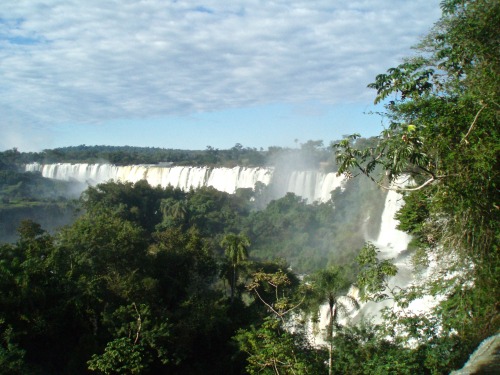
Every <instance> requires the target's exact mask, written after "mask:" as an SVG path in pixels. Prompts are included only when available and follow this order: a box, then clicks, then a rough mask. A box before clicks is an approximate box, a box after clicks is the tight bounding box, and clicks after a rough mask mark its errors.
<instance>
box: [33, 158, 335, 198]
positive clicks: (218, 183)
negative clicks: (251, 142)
mask: <svg viewBox="0 0 500 375" xmlns="http://www.w3.org/2000/svg"><path fill="white" fill-rule="evenodd" d="M25 170H26V171H28V172H40V173H41V174H42V176H43V177H47V178H52V179H57V180H64V181H70V180H74V181H78V182H81V183H85V184H87V185H96V184H98V183H102V182H106V181H109V180H115V181H122V182H126V181H129V182H137V181H139V180H143V179H144V180H147V181H148V183H149V184H151V185H152V186H157V185H160V186H162V187H166V186H169V185H171V186H173V187H177V188H180V189H182V190H184V191H187V190H189V189H190V188H191V187H192V188H199V187H202V186H212V187H214V188H215V189H217V190H219V191H224V192H226V193H229V194H234V193H235V192H236V190H237V189H239V188H254V187H255V184H256V183H257V182H261V183H263V184H265V185H268V184H269V183H271V181H272V178H273V172H274V170H273V169H272V168H245V167H234V168H210V167H180V166H179V167H160V166H154V165H131V166H115V165H112V164H83V163H82V164H70V163H57V164H38V163H32V164H27V165H26V167H25ZM343 182H344V178H343V177H338V176H337V175H336V174H335V173H322V172H318V171H293V172H291V173H290V175H289V176H288V178H287V181H286V182H285V183H284V188H283V189H282V191H281V195H284V194H286V193H288V192H290V193H294V194H296V195H298V196H301V197H302V198H304V199H307V201H308V202H314V201H320V202H326V201H328V200H329V199H330V193H331V191H332V190H335V189H336V188H338V187H342V185H343Z"/></svg>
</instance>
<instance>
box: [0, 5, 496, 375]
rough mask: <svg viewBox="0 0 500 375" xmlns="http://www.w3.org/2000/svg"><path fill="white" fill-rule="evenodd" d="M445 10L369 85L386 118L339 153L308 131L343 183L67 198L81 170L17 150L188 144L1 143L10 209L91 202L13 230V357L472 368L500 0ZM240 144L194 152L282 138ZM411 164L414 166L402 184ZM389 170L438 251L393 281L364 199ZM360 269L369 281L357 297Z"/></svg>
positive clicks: (233, 368) (341, 370)
mask: <svg viewBox="0 0 500 375" xmlns="http://www.w3.org/2000/svg"><path fill="white" fill-rule="evenodd" d="M442 10H443V15H442V18H441V20H440V22H439V23H438V24H436V26H435V28H434V29H433V30H431V32H430V33H429V35H428V36H427V37H426V38H425V39H424V40H423V41H422V43H421V45H420V46H418V48H417V52H418V54H417V55H416V56H415V57H412V58H409V59H407V60H405V61H404V62H403V63H402V64H401V65H399V66H398V67H395V68H391V69H389V70H388V71H387V73H385V74H380V75H379V76H377V77H376V78H375V82H374V83H373V84H371V85H370V87H372V88H374V89H375V90H376V92H377V96H376V101H380V102H383V103H385V108H386V112H385V113H384V114H383V116H384V121H386V122H387V129H385V130H384V131H383V133H382V134H381V135H380V136H379V137H376V138H374V139H371V140H369V141H365V140H363V139H360V138H359V136H358V135H352V136H349V137H347V138H346V139H344V140H342V141H339V142H336V144H335V145H334V149H335V153H334V152H331V151H330V152H327V150H326V149H324V148H323V145H322V142H312V141H311V142H308V144H309V146H306V145H302V146H301V148H300V149H299V151H301V152H304V153H305V152H306V151H308V152H309V151H310V152H309V153H310V155H311V157H310V159H309V161H308V162H307V163H311V165H312V164H314V165H317V164H318V163H321V162H323V163H325V162H326V163H328V162H331V161H332V160H333V158H332V155H334V154H335V157H336V161H337V163H338V171H339V173H343V174H345V175H346V176H347V177H348V178H349V180H348V181H347V185H346V189H345V190H344V191H343V192H342V191H341V190H336V191H334V192H333V194H332V196H333V200H332V201H330V202H326V203H315V204H309V205H308V204H306V203H305V202H304V201H303V200H302V199H301V198H300V197H297V196H294V195H293V194H288V195H286V196H285V197H283V198H281V199H277V200H274V201H271V202H270V203H269V204H268V205H266V206H265V207H261V206H259V194H262V193H263V192H262V191H260V190H258V189H254V190H252V189H242V190H239V191H237V193H236V194H234V195H229V194H226V193H222V192H219V191H216V190H214V189H211V188H201V189H197V190H191V191H181V190H179V189H174V188H172V187H167V188H162V187H154V186H150V185H149V184H148V183H147V182H145V181H139V182H137V183H135V184H132V183H116V182H108V183H105V184H101V185H98V186H95V187H89V188H88V189H87V190H86V191H85V192H84V193H83V194H82V196H81V197H80V198H79V199H78V201H72V200H71V197H70V196H67V195H64V194H62V192H63V191H66V190H65V189H66V188H67V187H68V186H67V185H61V184H60V183H57V182H54V181H48V180H45V179H43V178H41V177H40V176H39V175H37V174H26V173H20V172H19V171H18V170H17V169H16V168H17V166H19V165H21V164H22V163H26V162H30V161H39V162H55V161H83V160H85V161H98V160H100V159H101V158H102V159H106V160H107V161H110V162H114V163H121V162H123V163H136V162H140V163H156V162H166V161H168V162H180V163H183V162H186V163H187V162H188V159H189V157H188V156H187V155H188V154H189V153H187V154H186V159H182V158H183V157H181V156H179V159H178V160H174V156H172V155H170V156H167V154H161V153H162V152H163V151H162V150H156V151H158V152H159V153H155V152H151V154H150V155H151V156H150V158H149V159H148V158H146V156H140V158H143V159H141V160H142V161H139V159H137V158H139V155H147V154H148V152H146V151H145V152H144V153H143V154H141V153H139V152H138V153H136V154H133V153H132V154H133V155H132V156H128V155H127V153H126V152H125V150H118V149H113V148H107V147H104V146H99V147H96V148H93V147H87V146H80V147H77V148H74V149H73V148H67V149H59V150H56V151H57V152H61V153H62V154H65V153H66V155H62V156H59V157H57V158H56V157H55V156H54V155H55V154H54V153H52V154H51V151H49V150H46V151H44V152H43V153H40V154H24V153H20V152H18V151H17V150H9V151H6V152H4V153H2V157H1V162H0V167H1V173H3V174H2V179H1V180H0V181H1V182H2V185H1V186H0V194H1V198H2V209H5V208H8V207H14V206H16V205H17V206H18V207H24V208H25V207H28V206H29V205H30V204H34V205H37V204H42V203H45V204H61V202H63V203H65V204H67V205H76V206H75V207H78V209H79V211H78V215H77V216H74V217H73V218H72V220H71V221H70V222H69V224H68V225H67V226H65V227H63V228H61V229H59V230H53V231H50V232H49V231H46V230H45V229H44V228H42V226H41V225H40V224H39V223H37V222H34V221H33V220H26V221H23V222H21V224H20V225H19V226H18V229H17V231H18V237H17V239H16V240H15V241H14V242H4V243H3V244H1V245H0V290H1V293H2V294H1V295H2V298H1V299H0V340H1V341H0V369H1V370H0V371H1V372H2V373H5V374H86V373H102V374H164V373H169V374H170V373H171V374H244V373H248V374H321V373H327V372H328V373H330V374H380V375H382V374H448V373H449V372H450V370H452V369H456V368H459V367H461V366H462V365H463V363H464V362H465V361H466V360H467V357H468V355H469V354H470V353H471V352H472V351H473V350H474V348H475V347H477V345H478V344H479V343H480V342H481V341H482V340H484V339H485V338H487V337H489V336H491V335H493V334H496V333H498V331H499V326H500V319H499V307H498V301H499V290H498V288H499V285H500V280H499V272H498V269H499V266H500V263H499V253H498V241H499V238H500V235H499V233H500V231H499V228H498V225H499V220H498V219H499V211H500V210H499V203H498V173H499V170H500V168H499V163H498V148H499V142H498V130H499V129H500V126H499V116H500V105H499V103H498V98H499V97H500V95H499V91H500V89H499V88H500V84H499V83H500V82H499V80H500V38H499V31H498V26H497V25H499V24H500V3H499V2H498V1H492V0H475V1H473V0H469V1H456V0H445V1H443V2H442ZM235 148H236V149H237V150H238V152H236V151H235V152H234V153H233V154H232V155H233V156H231V157H229V156H221V155H226V153H225V152H219V150H213V149H212V148H207V150H205V151H203V152H199V155H201V156H200V158H207V157H208V156H210V155H212V156H213V159H212V160H211V161H210V162H208V161H207V160H208V159H204V161H203V162H202V161H201V160H202V159H196V156H195V157H194V160H198V161H199V162H200V163H203V164H210V165H231V163H234V164H239V163H242V164H245V162H243V159H244V158H246V160H248V162H247V163H248V164H247V165H253V163H255V165H260V164H259V163H268V161H266V160H271V159H273V158H272V155H270V154H269V153H271V154H272V151H273V150H271V149H270V150H268V151H267V152H268V154H266V155H264V156H265V157H266V158H265V159H259V161H258V162H257V159H258V158H257V157H256V159H255V160H254V159H252V157H250V155H253V154H254V153H255V155H257V154H258V155H260V156H259V157H262V156H263V152H262V151H257V150H247V149H244V148H242V147H236V146H235ZM308 148H310V149H308ZM99 150H100V151H99ZM121 151H123V154H120V155H121V156H119V157H118V159H116V160H114V161H113V160H112V157H110V155H111V154H113V153H114V152H116V153H118V154H119V152H121ZM274 151H276V150H274ZM57 152H56V153H57ZM100 152H102V153H100ZM165 152H166V151H165ZM92 153H93V155H92V156H91V154H92ZM105 153H108V157H107V158H104V157H103V155H104V154H105ZM245 153H247V154H246V156H243V155H244V154H245ZM280 153H281V155H280V157H282V156H285V157H287V156H288V157H290V158H293V157H294V152H291V151H290V150H280ZM181 154H182V153H179V155H181ZM229 154H230V150H228V151H227V155H229ZM50 155H52V156H50ZM76 155H79V156H76ZM83 155H86V156H83ZM193 155H194V154H191V156H193ZM49 156H50V157H49ZM37 158H38V159H37ZM129 158H130V159H129ZM217 158H219V159H217ZM267 158H269V159H267ZM166 159H167V160H166ZM181 159H182V160H181ZM126 160H130V161H126ZM219 163H220V164H219ZM307 163H306V164H307ZM401 176H411V177H412V178H411V181H410V182H409V183H407V184H406V185H404V186H400V187H397V186H395V185H394V184H393V183H394V182H395V181H398V178H400V177H401ZM389 189H398V190H399V192H400V193H401V194H403V195H404V200H405V206H404V207H403V209H402V210H400V211H399V213H398V214H397V218H398V219H399V221H400V228H401V229H402V230H405V231H407V232H408V233H410V234H412V236H413V241H412V249H413V253H414V263H415V266H416V268H417V269H422V268H425V267H427V266H428V265H429V264H431V263H435V264H434V267H435V269H436V270H437V272H436V273H435V274H433V275H430V276H429V277H428V278H427V279H426V282H425V283H422V284H420V285H419V286H413V287H409V288H406V289H398V288H394V289H387V285H388V284H387V281H388V279H389V277H391V276H392V275H394V274H395V273H396V272H397V269H396V268H395V266H394V265H393V264H392V263H391V262H390V260H380V259H378V258H377V249H376V247H375V246H374V245H373V244H371V243H364V238H365V237H364V236H363V235H362V234H361V232H362V229H363V226H364V225H366V224H365V219H366V215H365V212H366V211H364V210H366V207H370V209H373V210H378V211H377V212H380V210H381V208H382V207H381V206H382V205H383V199H381V198H382V197H384V196H385V191H387V190H389ZM264 193H265V191H264ZM367 204H368V205H369V206H367ZM370 226H371V225H370ZM372 230H373V231H374V232H376V231H377V228H373V229H372ZM352 284H355V285H356V286H357V287H358V288H359V290H360V297H359V299H358V298H356V296H355V295H354V294H349V295H348V296H346V294H347V291H348V290H349V288H350V286H351V285H352ZM423 295H431V296H436V297H437V298H438V299H437V301H438V303H437V305H436V307H435V308H433V309H432V310H431V311H428V312H425V313H423V314H415V313H411V312H410V311H409V310H408V309H407V307H408V306H409V304H410V303H411V301H413V300H415V299H417V298H419V297H421V296H423ZM386 299H391V300H392V301H393V302H394V306H395V308H388V309H386V310H385V311H384V312H383V317H384V320H383V321H381V322H380V323H374V322H373V321H370V320H369V319H366V320H362V321H361V322H359V323H358V324H356V325H351V324H344V323H342V322H343V321H342V320H341V319H342V318H344V317H345V313H346V312H347V311H349V310H356V309H357V308H359V306H360V304H362V303H363V302H365V301H368V300H372V301H381V300H386ZM321 306H325V307H326V308H327V310H328V311H329V314H328V318H327V321H326V327H325V329H323V330H322V331H321V332H319V333H318V334H319V335H321V336H322V338H323V339H324V342H325V344H323V345H314V342H315V341H314V340H313V339H312V337H311V332H313V331H314V330H315V327H317V323H318V311H319V309H320V307H321Z"/></svg>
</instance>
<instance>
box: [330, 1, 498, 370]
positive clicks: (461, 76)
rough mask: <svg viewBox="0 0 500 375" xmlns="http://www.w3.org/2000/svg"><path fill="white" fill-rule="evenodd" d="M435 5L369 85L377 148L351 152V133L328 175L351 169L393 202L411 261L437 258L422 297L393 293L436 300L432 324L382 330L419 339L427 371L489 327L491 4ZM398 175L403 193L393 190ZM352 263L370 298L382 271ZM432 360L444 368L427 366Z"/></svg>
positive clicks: (492, 306) (401, 321) (494, 161)
mask: <svg viewBox="0 0 500 375" xmlns="http://www.w3.org/2000/svg"><path fill="white" fill-rule="evenodd" d="M442 9H443V16H442V18H441V20H440V21H439V22H438V23H437V25H436V26H435V28H434V29H433V30H432V31H431V32H430V33H429V35H428V36H427V37H426V38H425V39H424V40H423V41H422V43H421V44H420V45H419V46H418V47H417V51H418V52H419V54H418V55H416V56H415V57H412V58H409V59H407V60H405V61H404V62H403V63H402V64H400V65H399V66H397V67H395V68H391V69H389V70H388V71H387V73H385V74H380V75H378V76H377V77H376V79H375V82H374V83H373V84H371V85H370V87H371V88H374V89H375V90H377V97H376V99H375V100H376V102H383V103H385V108H386V113H385V119H386V121H387V127H386V129H385V130H384V131H383V132H382V133H381V135H380V136H379V137H378V142H377V144H376V145H373V146H370V147H367V148H357V147H355V143H356V139H357V137H358V135H352V136H350V137H348V138H346V139H345V140H343V141H341V142H339V143H337V144H336V145H335V147H336V148H337V160H338V163H339V173H345V174H348V175H354V174H356V173H361V174H363V175H366V176H368V177H369V178H370V179H372V180H373V181H374V182H375V183H376V184H377V185H378V186H381V187H382V188H384V189H396V190H399V191H400V192H402V193H404V194H405V202H406V207H405V208H404V209H403V210H402V211H400V212H399V213H398V215H397V218H398V220H399V221H400V228H401V229H404V230H406V231H408V232H410V233H412V234H413V235H414V236H415V240H414V243H413V245H414V246H416V247H417V248H419V254H420V255H422V254H428V255H429V256H432V257H433V259H437V260H438V270H437V272H438V273H437V274H436V276H435V277H433V278H431V279H430V282H429V283H427V285H424V286H423V289H422V288H421V290H417V289H416V288H410V289H409V290H407V291H402V292H401V293H397V294H396V297H397V301H396V302H397V303H398V304H400V305H401V307H402V308H405V306H407V305H408V303H409V302H410V301H412V300H413V299H415V298H417V297H418V296H420V295H422V293H424V292H426V293H431V294H432V295H434V296H438V297H439V299H441V300H442V302H441V303H439V305H438V306H437V307H436V308H435V310H434V311H433V313H434V314H435V315H434V316H433V318H432V319H428V318H427V317H422V316H420V317H416V316H415V317H413V316H408V315H406V314H400V315H399V316H396V315H392V316H391V317H392V320H391V321H390V322H388V323H387V324H388V325H392V326H395V325H397V326H399V327H400V328H401V329H403V330H404V332H406V333H405V335H406V336H404V335H403V337H404V338H405V339H406V340H408V339H411V340H416V341H417V342H418V343H419V345H420V346H419V349H418V350H423V351H425V358H426V359H425V360H423V361H422V362H423V363H424V366H425V367H426V368H427V369H429V370H430V371H432V372H434V373H442V372H446V371H449V369H450V368H453V367H457V366H459V365H460V361H463V360H464V358H465V357H466V356H467V353H468V351H469V350H470V349H471V347H474V346H475V345H477V344H478V343H479V342H480V341H481V340H483V339H484V338H485V337H488V336H489V335H491V334H492V333H494V332H496V331H497V330H498V327H499V323H500V319H499V318H498V298H499V295H500V293H499V289H498V285H500V283H499V279H498V276H499V274H498V265H499V256H498V239H499V238H500V236H499V235H498V234H499V227H498V225H499V224H498V223H499V222H500V221H499V213H500V210H499V209H498V177H499V170H500V169H499V168H498V145H499V134H498V130H499V129H500V126H499V118H500V105H499V103H498V98H499V94H500V92H499V88H500V81H499V80H500V78H499V77H500V57H499V56H500V43H499V40H500V36H499V29H498V27H497V25H498V24H499V23H500V3H498V1H492V0H475V1H472V0H471V1H455V0H445V1H443V2H442ZM377 168H380V169H379V170H380V172H381V173H380V174H378V170H377ZM408 177H409V182H408V183H407V185H406V186H404V185H401V184H399V185H398V182H399V181H401V179H402V178H405V179H407V180H408ZM372 250H373V249H372ZM364 255H366V256H367V257H366V259H365V260H366V261H368V264H370V263H371V264H372V265H373V266H370V267H368V268H367V269H366V271H362V274H361V277H362V278H364V279H365V282H367V284H366V285H367V286H369V287H371V288H372V290H381V288H382V287H383V284H384V282H383V281H384V277H382V278H378V277H377V275H384V274H390V272H392V270H391V269H390V268H391V267H390V266H389V265H387V267H385V266H384V265H383V264H381V263H378V264H375V263H373V262H370V261H369V259H370V257H371V259H372V260H373V251H371V255H370V254H364ZM364 255H363V258H365V256H364ZM421 258H422V257H421ZM424 262H425V259H424ZM386 271H390V272H389V273H388V272H386ZM363 274H364V276H363ZM374 297H382V295H380V294H377V293H376V294H375V295H374ZM436 326H439V327H441V328H440V331H439V332H436V330H435V327H436ZM400 332H401V331H400ZM395 334H396V335H397V332H396V333H395ZM408 335H409V336H408ZM443 353H448V354H443ZM449 353H453V354H451V355H449ZM442 356H444V357H447V358H449V361H447V362H444V361H439V360H437V358H441V357H442Z"/></svg>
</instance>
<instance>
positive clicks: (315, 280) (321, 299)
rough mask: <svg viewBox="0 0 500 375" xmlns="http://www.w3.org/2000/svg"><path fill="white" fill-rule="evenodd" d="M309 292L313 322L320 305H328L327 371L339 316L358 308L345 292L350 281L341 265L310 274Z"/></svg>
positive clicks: (331, 363)
mask: <svg viewBox="0 0 500 375" xmlns="http://www.w3.org/2000/svg"><path fill="white" fill-rule="evenodd" d="M308 281H309V282H310V283H311V293H310V295H309V297H308V299H307V304H308V306H309V311H310V312H312V315H313V321H314V322H315V323H317V322H318V320H320V318H321V317H320V314H321V307H322V306H323V305H324V304H326V305H327V306H328V314H327V317H328V325H327V329H326V341H327V342H328V353H329V359H328V369H329V371H328V373H329V374H330V375H331V374H332V369H333V336H334V332H335V330H336V327H337V326H338V324H339V319H340V318H341V317H347V316H348V315H349V312H350V311H351V310H352V309H353V308H359V304H358V301H357V300H356V299H355V298H354V297H352V296H350V295H348V294H347V292H348V290H349V288H350V286H351V285H352V282H351V281H350V280H349V279H348V277H347V273H346V269H345V268H343V267H336V266H334V267H330V268H327V269H324V270H321V271H318V272H317V273H315V274H313V275H311V276H310V277H309V280H308Z"/></svg>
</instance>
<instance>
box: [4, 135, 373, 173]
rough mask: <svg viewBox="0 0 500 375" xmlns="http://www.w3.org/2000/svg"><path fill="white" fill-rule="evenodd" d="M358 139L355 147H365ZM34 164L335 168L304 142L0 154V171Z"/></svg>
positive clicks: (320, 147)
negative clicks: (185, 148)
mask: <svg viewBox="0 0 500 375" xmlns="http://www.w3.org/2000/svg"><path fill="white" fill-rule="evenodd" d="M366 141H367V140H366V139H358V140H357V141H356V142H357V143H360V144H361V143H366ZM32 162H38V163H42V164H48V163H111V164H115V165H131V164H159V163H169V164H172V165H191V166H206V165H210V166H223V167H234V166H248V167H256V166H269V165H277V164H280V163H281V164H283V163H289V164H292V165H293V166H294V167H296V168H297V167H298V168H318V167H319V166H320V165H321V166H322V167H323V168H329V169H332V168H333V166H334V165H335V161H334V157H333V153H332V150H331V147H330V146H324V144H323V141H321V140H318V141H312V140H310V141H307V142H305V143H301V144H298V145H297V148H284V147H277V146H271V147H268V149H267V150H264V149H263V148H260V149H257V148H255V147H254V148H251V147H244V146H243V145H242V144H240V143H236V144H235V145H234V146H233V147H232V148H230V149H226V150H220V149H217V148H214V147H212V146H207V148H206V149H205V150H179V149H167V148H159V147H133V146H87V145H80V146H70V147H61V148H54V149H46V150H43V151H41V152H20V151H19V150H18V149H16V148H14V149H12V150H7V151H4V152H0V169H6V168H8V167H9V166H13V165H16V164H17V165H19V164H26V163H32Z"/></svg>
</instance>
